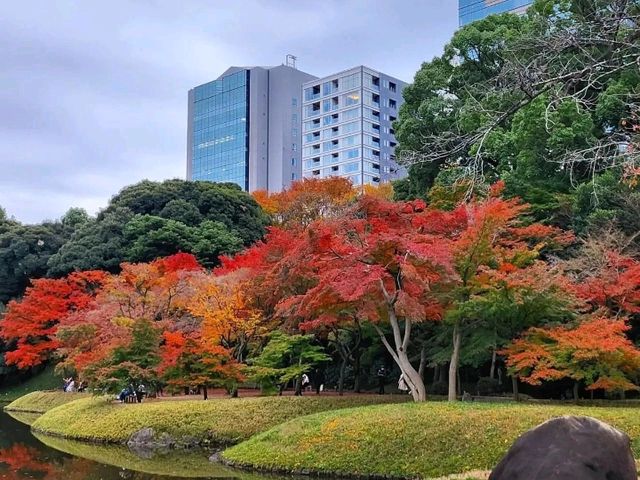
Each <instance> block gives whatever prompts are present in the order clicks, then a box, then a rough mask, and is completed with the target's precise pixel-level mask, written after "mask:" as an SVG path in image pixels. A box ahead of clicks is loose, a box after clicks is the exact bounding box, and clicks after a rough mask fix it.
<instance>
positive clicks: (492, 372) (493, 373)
mask: <svg viewBox="0 0 640 480" xmlns="http://www.w3.org/2000/svg"><path fill="white" fill-rule="evenodd" d="M496 350H497V349H496V346H495V345H494V346H493V352H491V369H490V370H489V377H490V378H491V379H494V378H496V355H497V354H496Z"/></svg>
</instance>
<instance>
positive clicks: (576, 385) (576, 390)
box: [573, 380, 580, 402]
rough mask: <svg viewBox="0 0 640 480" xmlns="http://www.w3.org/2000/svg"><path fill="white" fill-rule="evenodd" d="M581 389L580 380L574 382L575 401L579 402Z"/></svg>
mask: <svg viewBox="0 0 640 480" xmlns="http://www.w3.org/2000/svg"><path fill="white" fill-rule="evenodd" d="M579 389H580V382H579V381H578V380H576V381H575V382H573V401H574V402H577V401H578V394H579V393H580V392H579Z"/></svg>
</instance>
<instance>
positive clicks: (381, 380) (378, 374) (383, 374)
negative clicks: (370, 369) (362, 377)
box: [376, 365, 387, 395]
mask: <svg viewBox="0 0 640 480" xmlns="http://www.w3.org/2000/svg"><path fill="white" fill-rule="evenodd" d="M386 376H387V370H386V369H385V368H384V365H382V366H381V367H380V368H379V369H378V371H377V372H376V377H378V394H379V395H384V383H385V377H386Z"/></svg>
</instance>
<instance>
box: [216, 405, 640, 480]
mask: <svg viewBox="0 0 640 480" xmlns="http://www.w3.org/2000/svg"><path fill="white" fill-rule="evenodd" d="M638 413H639V411H638V409H637V408H628V407H627V408H606V407H578V406H537V405H518V404H495V403H487V404H475V403H474V404H467V403H459V404H446V403H437V402H436V403H422V404H402V405H380V406H369V407H363V408H357V409H346V410H340V411H334V412H323V413H318V414H315V415H309V416H306V417H301V418H296V419H294V420H291V421H289V422H286V423H284V424H282V425H278V426H276V427H274V428H272V429H270V430H268V431H266V432H263V433H260V434H258V435H256V436H254V437H252V438H251V439H249V440H248V441H245V442H243V443H240V444H239V445H236V446H235V447H231V448H230V449H228V450H226V451H225V452H224V453H223V458H224V459H225V460H226V461H228V462H230V463H231V464H235V465H238V466H244V467H252V468H257V469H268V470H280V471H291V472H300V471H308V472H316V473H324V474H333V475H339V474H341V473H348V474H361V475H372V474H377V475H388V476H391V477H393V476H397V477H404V478H407V477H409V478H415V477H420V478H437V477H442V476H447V475H452V474H461V473H464V472H472V471H476V472H477V471H487V470H490V469H491V468H493V467H494V466H495V465H496V464H497V463H498V461H499V460H500V459H501V458H502V456H503V455H504V454H505V453H506V451H507V450H508V449H509V447H510V446H511V444H512V443H513V442H514V441H515V440H516V438H517V437H518V436H519V435H520V434H522V433H523V432H525V431H526V430H528V429H530V428H532V427H534V426H536V425H538V424H540V423H542V422H544V421H546V420H548V419H550V418H553V417H557V416H561V415H567V414H571V415H587V416H592V417H596V418H599V419H601V420H603V421H605V422H607V423H609V424H611V425H613V426H615V427H617V428H619V429H620V430H623V431H625V432H626V433H627V434H628V435H629V436H630V437H631V439H632V448H633V452H634V454H635V456H636V458H639V457H640V415H639V414H638ZM467 477H469V478H482V474H479V473H477V474H473V475H472V474H470V473H469V474H467V475H463V476H462V477H458V478H467ZM485 478H486V477H485Z"/></svg>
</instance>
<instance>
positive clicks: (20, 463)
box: [0, 443, 135, 480]
mask: <svg viewBox="0 0 640 480" xmlns="http://www.w3.org/2000/svg"><path fill="white" fill-rule="evenodd" d="M100 467H101V465H99V464H96V463H95V462H92V461H90V460H85V459H84V458H77V457H58V458H51V457H50V456H48V455H47V454H46V452H43V451H42V450H39V449H37V448H34V447H30V446H27V445H24V444H21V443H15V444H13V445H12V446H10V447H8V448H3V449H1V450H0V472H2V473H1V475H2V479H3V480H23V479H26V478H35V479H39V480H62V479H64V480H85V479H88V478H100V477H101V476H100V475H97V473H98V472H97V471H98V470H100V469H101V468H100ZM102 478H104V477H102ZM126 478H131V479H133V478H135V477H133V476H132V477H126Z"/></svg>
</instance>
